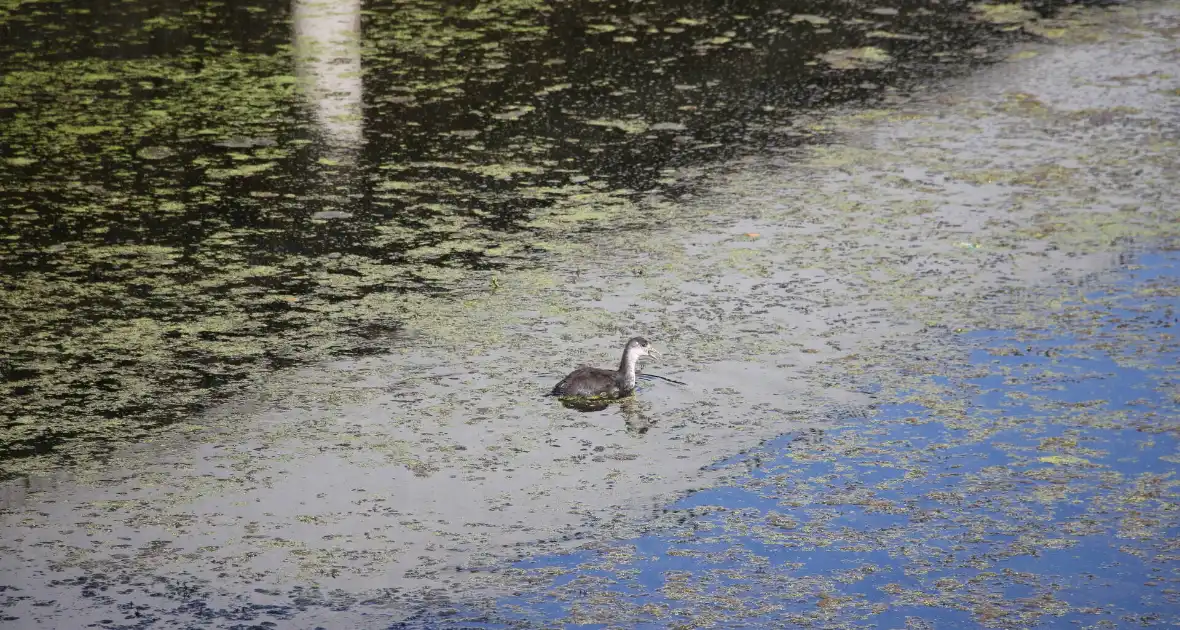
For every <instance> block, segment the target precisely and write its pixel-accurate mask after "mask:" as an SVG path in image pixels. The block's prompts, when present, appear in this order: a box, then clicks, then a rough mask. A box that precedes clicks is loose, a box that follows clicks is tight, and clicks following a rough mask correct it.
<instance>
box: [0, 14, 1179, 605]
mask: <svg viewBox="0 0 1180 630" xmlns="http://www.w3.org/2000/svg"><path fill="white" fill-rule="evenodd" d="M1177 15H1178V14H1177V10H1176V7H1175V5H1174V4H1163V5H1152V6H1150V7H1138V8H1117V9H1112V10H1090V11H1077V12H1075V13H1073V14H1072V17H1070V18H1068V19H1067V18H1062V21H1061V22H1060V25H1059V28H1061V29H1062V30H1063V32H1064V33H1073V34H1074V37H1072V38H1071V37H1065V36H1064V35H1063V36H1062V37H1059V38H1058V40H1059V42H1060V43H1058V44H1056V45H1040V46H1030V47H1028V48H1024V49H1022V50H1021V51H1018V53H1017V55H1016V57H1017V58H1016V59H1014V60H1013V61H1012V62H1010V63H1008V64H1003V65H1000V66H997V67H995V68H993V69H991V70H988V71H986V72H982V73H980V74H977V75H974V76H972V77H969V78H967V79H964V80H961V81H958V82H955V83H950V84H947V85H945V86H943V87H942V88H941V89H940V90H939V92H938V94H936V95H934V94H932V95H931V96H930V97H928V98H925V99H919V100H916V101H912V102H908V103H905V104H902V105H899V106H898V107H895V108H889V109H880V110H875V111H871V112H864V111H860V112H857V111H848V112H844V113H839V112H837V113H833V114H831V115H824V116H816V117H815V120H814V121H813V122H812V123H811V124H813V125H815V126H817V127H820V128H823V129H825V130H826V131H827V133H829V134H830V137H831V138H832V140H833V142H832V143H831V144H828V145H826V146H823V147H813V148H803V149H789V150H784V151H783V152H782V153H781V154H777V155H774V154H770V155H768V154H762V155H760V156H759V157H757V158H747V159H735V160H731V161H729V162H727V163H726V164H725V165H724V166H725V168H724V169H720V170H715V171H712V172H710V173H709V174H708V175H707V179H706V185H704V186H702V189H703V190H707V191H708V192H707V194H698V195H697V196H696V197H695V198H693V199H691V200H689V199H684V200H682V201H681V202H679V203H675V204H673V203H669V202H668V201H666V200H662V199H661V198H660V197H658V196H656V195H652V196H650V197H646V198H644V197H640V198H638V199H636V200H620V201H618V202H617V203H610V204H598V205H596V206H594V211H593V212H589V211H587V212H581V213H577V212H575V213H567V214H564V215H562V214H555V215H547V216H543V217H538V218H537V219H535V227H536V228H537V229H548V230H554V231H560V233H562V234H563V235H565V238H563V239H561V240H556V239H555V240H554V242H553V243H552V244H551V245H550V247H549V248H548V254H547V256H548V258H547V260H548V261H549V262H550V265H548V266H546V267H545V268H543V269H533V270H529V271H503V272H501V273H499V274H498V275H497V276H496V277H495V282H494V283H492V282H491V280H492V277H491V276H490V275H487V276H484V277H483V278H482V280H485V281H486V284H483V283H482V282H481V284H482V285H483V286H482V289H481V290H476V289H475V282H476V281H472V285H470V290H469V291H468V292H467V293H466V294H464V295H463V299H455V300H450V301H440V300H430V299H427V298H425V297H413V296H401V297H397V296H392V295H390V294H388V293H385V294H378V293H374V294H369V295H366V296H364V297H363V298H362V300H367V301H369V302H370V304H369V305H368V306H366V308H368V307H372V308H380V307H382V305H387V304H390V303H394V302H396V304H397V306H398V308H399V309H400V312H402V313H405V314H406V317H405V319H404V321H405V335H404V336H403V337H401V341H400V342H399V345H398V347H397V348H395V349H394V351H392V352H390V353H388V354H381V355H376V356H371V357H365V358H359V359H350V360H342V361H337V362H333V363H325V364H320V365H316V366H314V367H310V368H305V369H301V370H292V371H290V372H286V373H283V374H280V375H278V376H277V377H276V378H275V379H274V380H273V381H269V382H267V383H266V384H265V385H264V386H262V387H260V388H259V389H258V390H256V392H255V393H254V394H253V395H250V396H242V397H240V398H239V399H238V400H236V401H235V402H234V403H233V404H230V405H226V406H225V407H222V408H219V409H216V410H214V411H212V412H209V413H206V414H203V415H201V416H194V417H193V418H192V419H191V420H190V422H189V423H188V425H187V427H186V428H187V429H188V432H187V433H182V432H180V431H176V432H173V433H170V434H165V435H164V436H162V437H159V438H157V439H156V441H155V442H154V443H152V442H148V443H145V444H143V445H141V446H140V447H138V448H133V449H127V450H126V451H125V452H120V453H118V458H117V459H116V460H115V461H114V462H113V463H112V465H111V466H109V467H106V468H104V469H101V470H97V471H87V472H86V474H84V475H82V476H80V477H79V478H73V479H71V478H66V479H61V480H54V479H47V480H41V479H35V478H34V479H31V480H29V481H28V484H29V485H31V486H34V489H35V490H38V492H34V493H31V494H26V493H25V492H24V491H23V490H22V488H21V487H19V486H16V485H10V486H9V487H8V491H7V494H6V497H5V508H4V514H3V527H4V530H5V531H4V537H3V539H4V541H5V542H4V545H5V549H4V554H3V559H2V560H0V566H3V567H4V574H5V575H6V576H8V577H7V578H6V579H8V580H12V581H13V582H14V583H12V584H11V586H13V587H15V588H13V589H6V590H5V592H4V597H5V598H6V608H7V610H6V613H7V614H10V615H12V616H15V617H18V618H19V619H20V621H21V623H24V624H26V625H27V626H28V627H39V626H44V627H55V626H57V625H60V620H62V619H64V618H69V619H70V620H71V621H72V622H77V623H82V622H87V621H93V622H99V621H101V620H103V619H110V618H112V617H113V616H115V615H124V614H126V615H129V616H132V617H134V615H133V613H135V612H138V614H140V615H141V618H142V616H143V615H147V616H149V617H153V618H156V617H163V618H166V619H167V620H168V622H169V623H172V622H176V623H185V624H206V625H213V626H222V625H233V624H235V623H241V622H245V621H251V620H258V619H264V618H265V617H267V616H270V615H271V614H272V613H273V614H274V615H277V616H279V617H281V618H284V619H286V621H284V623H292V624H296V625H299V626H309V625H312V624H314V623H315V622H316V620H323V619H332V620H333V623H334V624H342V623H343V624H348V625H350V626H352V627H378V626H381V625H387V624H389V623H390V622H392V621H393V620H396V619H398V618H400V617H402V616H404V615H405V614H407V613H408V612H409V611H411V610H412V609H414V608H416V607H420V606H423V605H427V604H429V605H440V603H441V602H446V601H448V600H451V599H460V598H474V597H478V596H479V595H480V594H481V593H484V594H496V593H502V592H505V591H506V590H507V589H519V588H521V587H522V584H523V583H522V582H521V581H520V576H519V575H513V574H508V573H504V572H503V571H495V570H494V569H495V568H496V567H497V566H500V565H501V564H502V563H503V562H504V561H506V560H511V559H514V558H518V557H523V556H526V555H531V554H534V553H537V552H539V551H543V550H555V549H566V548H569V547H571V546H577V545H584V544H590V545H597V544H601V542H602V541H606V540H610V539H612V538H614V537H617V536H622V535H626V534H628V533H631V532H633V531H635V529H636V528H637V527H640V526H641V525H642V524H643V523H645V522H646V521H648V519H649V518H650V517H651V516H653V515H654V514H657V513H659V512H660V511H661V508H660V507H659V506H661V505H664V504H665V502H666V501H668V500H669V498H670V497H675V496H678V495H680V494H683V493H685V492H688V491H690V490H692V489H693V488H700V487H705V486H708V485H711V484H714V483H716V482H717V481H718V480H719V478H721V477H723V476H724V475H726V474H727V473H726V471H725V470H717V469H714V468H711V467H709V466H708V464H710V463H712V462H714V461H717V460H719V459H722V458H724V457H726V456H729V455H731V454H733V453H734V452H738V451H740V450H743V449H746V448H750V447H752V446H754V445H757V444H758V443H759V442H761V441H762V440H765V439H768V438H773V437H775V436H777V435H780V434H783V433H791V432H798V431H802V430H804V429H807V428H828V427H832V426H835V425H837V424H851V425H853V426H854V427H855V426H856V425H859V424H864V423H866V422H867V417H868V416H869V415H870V413H871V410H870V408H871V406H872V404H874V401H876V402H891V401H896V400H898V399H899V397H900V396H901V392H907V391H914V390H916V389H920V388H921V385H922V384H923V383H926V382H927V380H928V377H929V376H931V375H937V374H940V373H942V372H943V371H945V370H946V369H947V366H951V365H954V364H955V361H957V360H960V359H961V358H962V356H963V354H964V352H965V348H964V346H963V344H962V343H961V342H960V341H959V339H958V336H959V335H962V334H963V333H964V332H969V331H971V330H977V329H982V328H991V327H994V326H997V325H1004V324H1007V323H1011V324H1013V325H1017V324H1027V323H1028V322H1030V321H1036V320H1037V319H1039V318H1044V317H1047V314H1048V313H1050V312H1052V311H1053V309H1054V308H1055V305H1057V304H1060V300H1062V299H1067V298H1070V297H1072V296H1074V295H1076V294H1077V293H1078V292H1079V290H1080V289H1079V285H1078V284H1077V283H1078V282H1083V281H1085V279H1086V278H1091V277H1092V275H1091V274H1093V273H1095V272H1097V271H1100V270H1103V269H1106V268H1109V267H1110V266H1112V265H1113V264H1115V263H1116V262H1117V259H1118V256H1119V255H1120V254H1122V253H1124V252H1126V251H1127V250H1128V249H1131V248H1135V247H1137V246H1142V245H1150V246H1151V247H1156V248H1167V247H1173V246H1174V245H1175V244H1176V238H1177V230H1178V227H1177V224H1178V221H1177V216H1176V212H1177V210H1176V208H1177V206H1176V196H1175V191H1176V190H1177V186H1176V184H1177V182H1176V180H1175V178H1176V175H1175V174H1176V173H1177V172H1180V169H1178V168H1177V166H1178V165H1177V163H1176V161H1177V151H1176V150H1175V149H1176V146H1175V144H1176V129H1177V120H1176V107H1175V103H1176V98H1177V97H1176V90H1177V88H1178V87H1180V79H1177V78H1176V77H1174V76H1172V75H1171V74H1169V73H1168V71H1167V70H1166V69H1165V68H1164V66H1163V65H1162V64H1165V63H1167V62H1168V60H1169V59H1171V56H1174V54H1175V50H1176V45H1177V44H1176V36H1177V32H1178V31H1177V28H1176V27H1177V23H1178V22H1177ZM1153 70H1158V71H1153ZM676 175H677V176H678V177H683V178H692V177H693V176H694V173H693V172H692V171H690V170H685V171H681V172H678V173H676ZM637 214H639V215H642V220H635V219H634V217H635V216H636V215H637ZM582 225H594V226H609V227H610V228H613V229H608V230H604V231H591V230H586V231H579V230H578V227H579V226H582ZM1083 286H1084V285H1083ZM632 332H636V333H642V334H644V335H645V336H647V337H649V338H651V339H653V340H654V341H655V342H656V343H657V344H658V346H659V347H661V348H663V349H664V350H665V351H666V352H667V354H668V355H669V356H668V358H667V359H666V360H665V362H664V363H663V364H661V365H660V366H659V367H658V368H653V371H657V372H659V373H662V374H666V375H669V376H675V377H676V378H678V379H680V380H683V381H686V382H687V383H688V385H686V386H684V387H674V386H671V385H667V384H653V385H651V386H650V387H647V388H645V390H644V391H642V392H641V393H640V395H639V396H638V397H637V399H636V400H635V401H633V402H632V403H631V404H629V405H619V406H617V407H612V408H610V409H608V410H607V411H604V412H600V413H590V414H585V413H578V412H574V411H570V410H564V409H562V408H560V407H558V406H556V405H555V404H554V403H553V402H552V401H551V400H547V399H544V398H542V397H541V396H540V394H541V393H542V392H544V390H545V389H546V387H547V386H549V385H551V383H552V382H553V380H555V379H556V378H558V377H559V376H560V375H561V374H562V372H563V371H564V370H566V369H568V368H570V367H572V366H573V365H576V364H577V363H579V362H581V361H588V360H593V361H594V362H596V363H602V364H606V363H610V362H613V361H614V360H615V359H616V357H615V354H616V349H615V348H616V346H618V345H620V344H621V342H622V340H623V339H625V337H626V336H628V335H629V334H631V333H632ZM870 389H873V390H875V394H872V395H870V394H866V393H864V392H865V391H867V390H870ZM931 408H932V409H936V410H937V411H938V413H940V414H945V415H953V414H955V413H957V411H956V408H955V404H953V401H952V403H944V404H938V405H933V406H932V407H931ZM852 435H855V432H854V433H852ZM16 589H19V590H16ZM147 598H151V601H152V604H146V603H144V602H145V600H147ZM172 603H175V605H173V604H172ZM42 604H44V605H42ZM362 604H363V605H362ZM141 606H142V607H143V608H142V609H140V608H138V607H141ZM120 607H121V608H120ZM119 610H126V611H132V612H127V613H123V612H118V611H119ZM128 623H132V622H131V621H129V622H128Z"/></svg>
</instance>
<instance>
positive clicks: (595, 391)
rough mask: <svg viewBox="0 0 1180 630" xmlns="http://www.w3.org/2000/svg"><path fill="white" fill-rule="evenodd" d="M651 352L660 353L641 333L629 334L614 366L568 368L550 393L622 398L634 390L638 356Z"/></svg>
mask: <svg viewBox="0 0 1180 630" xmlns="http://www.w3.org/2000/svg"><path fill="white" fill-rule="evenodd" d="M647 355H651V356H653V357H656V358H659V356H660V353H659V352H656V349H655V348H654V347H652V345H651V343H649V342H648V341H647V340H646V339H644V338H643V337H633V338H631V339H630V340H629V341H628V342H627V346H626V347H624V348H623V360H622V361H619V369H618V370H604V369H602V368H596V367H590V366H588V365H583V366H582V367H580V368H578V369H576V370H574V371H573V372H570V373H569V375H568V376H566V377H565V378H563V379H561V382H560V383H558V384H557V385H554V386H553V391H552V392H550V395H551V396H561V397H567V396H573V397H591V396H599V397H604V398H623V397H626V396H630V395H631V392H633V391H635V365H636V364H637V363H639V358H640V357H643V356H647Z"/></svg>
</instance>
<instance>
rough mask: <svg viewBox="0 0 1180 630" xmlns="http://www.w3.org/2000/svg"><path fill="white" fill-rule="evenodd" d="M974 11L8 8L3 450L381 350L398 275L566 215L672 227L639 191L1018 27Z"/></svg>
mask: <svg viewBox="0 0 1180 630" xmlns="http://www.w3.org/2000/svg"><path fill="white" fill-rule="evenodd" d="M980 15H983V14H979V13H978V12H972V11H971V10H970V9H969V8H968V7H956V8H949V7H944V6H941V5H938V4H928V3H923V2H903V3H892V4H883V5H879V6H877V5H874V6H868V5H866V6H856V5H835V4H832V5H829V4H824V3H818V2H810V3H809V2H800V3H796V4H793V5H791V6H789V7H787V6H780V5H779V4H778V3H765V2H741V3H737V4H734V3H727V4H726V5H725V6H724V7H720V6H717V7H713V6H710V5H707V4H692V5H683V4H682V3H647V4H643V5H604V4H601V3H594V2H569V3H559V4H549V3H540V2H518V1H511V2H483V3H469V4H463V5H455V6H452V5H450V4H448V3H439V2H396V3H373V4H366V5H364V6H362V5H361V4H360V3H359V2H350V3H344V4H334V5H332V7H331V8H329V7H326V6H320V5H317V4H315V3H310V2H295V3H293V4H288V3H282V2H278V3H276V2H269V3H267V2H263V3H258V4H227V3H219V2H214V3H183V4H175V3H158V2H121V3H118V4H117V5H115V4H108V3H101V2H98V3H95V2H13V3H9V4H8V5H6V6H5V8H4V9H3V10H2V12H0V73H2V74H3V77H4V78H3V80H2V82H0V164H2V165H3V168H2V169H0V204H2V205H3V207H4V209H5V211H4V216H3V218H2V220H0V240H2V241H3V243H4V246H3V247H2V248H0V277H2V278H3V283H4V284H3V292H2V295H3V297H2V298H0V299H2V300H3V308H0V338H3V339H4V340H5V343H4V344H2V347H0V370H2V377H3V378H2V380H3V387H4V390H3V392H2V395H0V400H2V401H3V402H2V403H0V404H2V405H3V408H2V409H0V415H3V416H5V417H7V418H9V421H7V422H5V423H4V425H3V428H2V429H0V451H2V452H3V459H4V464H3V465H4V470H6V471H7V475H9V476H11V475H13V474H19V473H21V472H22V471H32V470H44V469H47V468H49V467H52V466H55V465H57V464H59V463H61V462H63V461H75V462H76V461H86V460H88V459H89V458H91V457H92V456H93V455H95V454H98V453H102V452H106V451H108V450H110V449H111V448H113V447H115V446H117V445H118V444H121V443H126V442H129V441H131V442H133V441H136V440H139V439H142V438H144V437H147V436H150V435H152V434H153V433H154V432H155V429H154V427H157V426H159V425H165V424H173V423H177V422H181V421H183V420H184V419H185V418H186V414H187V412H190V411H193V410H195V409H197V408H200V407H202V406H204V405H207V404H208V403H210V402H211V401H212V400H214V398H215V397H217V396H218V395H219V394H220V395H221V396H225V395H229V394H230V393H232V391H234V390H235V388H234V386H235V385H243V384H245V383H246V382H249V381H251V380H256V379H257V378H260V377H261V376H262V375H264V374H266V372H267V370H269V369H272V368H281V367H285V366H289V365H292V364H293V363H297V362H302V361H306V360H311V359H317V358H323V357H325V356H332V355H340V354H347V353H355V352H358V351H361V350H362V349H364V348H369V349H370V350H374V351H375V350H377V349H380V348H383V347H388V345H389V340H390V338H391V337H393V336H395V335H396V332H397V331H398V330H399V329H400V328H401V327H402V326H403V325H404V324H405V320H406V318H407V313H406V312H405V309H403V308H402V307H401V305H400V304H399V299H398V296H401V295H405V294H407V293H413V294H415V295H437V294H450V295H452V296H453V295H456V294H458V295H463V294H466V293H470V292H473V291H474V292H480V291H484V290H486V289H487V287H488V284H489V271H490V270H496V269H502V268H506V267H508V268H514V267H518V266H520V265H522V264H532V263H537V262H542V261H544V260H545V252H546V251H548V250H552V249H555V248H557V249H559V248H561V247H562V243H563V241H564V239H565V237H566V235H568V234H569V233H570V232H577V231H581V230H610V229H618V228H621V227H624V226H639V225H650V224H652V223H656V222H660V221H668V220H672V221H674V217H667V216H652V215H653V213H652V212H651V210H650V209H648V208H646V207H645V206H644V205H643V203H642V201H643V200H644V199H647V198H652V197H654V198H656V199H659V200H662V201H664V202H666V203H675V202H676V200H677V199H680V198H682V197H683V196H684V195H688V194H691V193H692V192H694V191H697V192H699V190H698V189H699V186H700V183H701V176H702V174H703V173H707V172H709V171H710V170H711V169H712V168H714V165H715V164H717V163H718V161H719V160H724V159H731V158H733V157H736V156H741V155H759V154H761V153H763V152H765V151H768V150H782V149H784V148H787V147H791V146H795V145H797V144H799V143H801V142H806V141H811V140H817V139H822V138H823V137H824V136H825V135H826V130H825V129H822V128H819V127H817V126H816V125H815V124H813V121H814V115H815V114H814V112H816V111H817V108H822V107H826V106H830V105H832V104H837V103H849V102H861V103H866V102H875V101H878V100H881V99H885V100H887V101H888V100H890V99H892V100H898V99H902V98H904V96H902V95H903V94H905V93H906V90H908V89H909V88H911V87H913V86H917V85H921V84H922V82H923V81H924V80H926V78H927V77H930V76H933V75H942V74H945V73H946V71H947V69H951V70H952V71H958V70H961V69H963V68H964V67H965V66H968V65H970V64H971V63H973V62H976V61H979V60H981V59H986V58H988V57H989V56H992V55H991V54H990V53H991V52H992V51H993V50H995V49H996V47H997V46H998V45H999V44H1000V43H1001V42H1002V41H1003V40H1004V39H1006V38H1007V37H1008V36H1007V35H1004V34H1002V33H1001V32H1000V29H1001V28H1007V27H1006V25H1002V24H1001V25H999V26H991V22H990V21H988V20H980V19H978V18H979V16H980ZM984 17H988V16H986V15H985V16H984ZM702 169H703V170H702ZM440 308H444V307H443V306H440Z"/></svg>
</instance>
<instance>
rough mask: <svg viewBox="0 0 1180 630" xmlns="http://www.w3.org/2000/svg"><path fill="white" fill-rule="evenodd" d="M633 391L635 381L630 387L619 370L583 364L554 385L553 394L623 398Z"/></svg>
mask: <svg viewBox="0 0 1180 630" xmlns="http://www.w3.org/2000/svg"><path fill="white" fill-rule="evenodd" d="M633 391H635V383H634V382H632V383H631V386H630V387H628V386H627V383H626V382H625V381H624V379H622V378H620V377H619V373H618V372H615V371H612V370H604V369H602V368H596V367H590V366H589V365H583V366H582V367H580V368H578V369H576V370H574V371H573V372H570V373H569V376H566V377H565V378H563V379H561V382H560V383H558V384H557V385H554V386H553V392H552V395H554V396H607V397H610V398H621V397H623V396H626V395H628V394H630V393H631V392H633Z"/></svg>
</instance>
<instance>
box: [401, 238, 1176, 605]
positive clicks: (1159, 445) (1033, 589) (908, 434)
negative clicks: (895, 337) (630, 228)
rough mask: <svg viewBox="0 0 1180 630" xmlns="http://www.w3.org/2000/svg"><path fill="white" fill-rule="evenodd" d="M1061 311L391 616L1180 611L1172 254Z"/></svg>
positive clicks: (980, 341) (979, 339) (970, 342)
mask: <svg viewBox="0 0 1180 630" xmlns="http://www.w3.org/2000/svg"><path fill="white" fill-rule="evenodd" d="M1119 275H1120V276H1121V277H1119V278H1117V279H1116V281H1114V282H1111V283H1110V284H1107V285H1106V286H1105V287H1103V288H1101V289H1098V290H1091V291H1089V292H1088V293H1086V294H1084V295H1083V296H1082V299H1081V300H1078V301H1075V302H1073V303H1069V304H1065V305H1063V308H1062V311H1061V313H1058V314H1055V315H1056V316H1055V317H1054V319H1053V321H1054V323H1053V325H1051V326H1047V327H1045V328H1029V329H1022V330H1000V331H981V332H973V333H970V334H966V335H963V342H964V343H965V344H966V345H967V346H968V348H970V350H969V361H968V363H967V364H966V365H964V366H962V368H961V369H956V368H950V369H948V373H949V374H950V375H948V376H947V377H945V378H935V379H934V382H932V383H930V385H931V387H930V389H929V390H922V391H914V392H911V395H910V396H909V398H910V400H909V401H907V402H903V403H900V404H891V405H885V406H882V407H881V408H879V409H878V410H877V411H876V413H875V415H874V416H873V417H872V419H871V420H870V421H869V422H868V423H867V424H866V425H856V426H847V427H842V428H838V429H834V430H830V431H823V432H812V433H808V434H803V435H786V436H783V437H781V438H779V439H776V440H773V441H770V442H768V443H766V444H764V445H763V446H761V447H760V448H757V449H755V450H752V451H750V452H748V453H744V454H742V455H740V456H738V457H735V458H733V459H731V460H729V461H727V462H722V463H721V464H720V465H722V466H729V467H733V468H734V469H737V470H738V471H740V472H737V473H736V474H735V476H734V478H733V479H732V480H731V481H730V482H729V483H727V484H723V485H721V486H718V487H716V488H712V489H709V490H705V491H701V492H697V493H694V494H691V495H689V496H687V497H685V498H683V499H682V500H680V501H678V502H676V503H673V504H671V505H669V506H668V507H667V510H666V514H665V516H664V522H663V523H661V524H658V525H656V526H654V527H653V529H652V531H651V532H650V533H648V534H645V535H642V536H639V537H636V538H633V539H630V540H620V541H617V542H613V543H610V544H606V545H601V546H597V547H596V548H594V549H589V550H584V551H579V552H577V553H572V554H565V555H556V556H548V557H539V558H531V559H529V560H528V561H525V562H521V563H518V564H517V565H515V568H514V569H512V570H513V571H518V572H520V573H522V574H523V575H526V576H528V577H529V579H530V583H531V584H532V585H533V588H532V589H530V590H529V591H528V592H522V593H519V594H517V595H516V596H513V597H507V598H503V599H501V600H500V601H499V602H498V604H497V606H496V608H495V610H494V611H479V612H477V613H466V614H464V613H462V612H460V611H459V610H457V609H450V610H449V611H448V612H446V613H445V614H439V609H438V608H437V607H435V608H431V607H429V606H428V607H427V608H426V609H425V610H424V612H423V613H422V614H421V615H420V616H419V617H418V618H417V619H416V620H412V621H407V622H405V623H403V624H400V625H396V626H394V627H397V628H522V627H578V628H614V627H628V628H670V627H671V628H675V627H685V628H688V627H712V626H715V625H716V626H720V627H734V626H735V625H736V626H741V627H820V628H870V627H888V628H902V627H905V628H931V627H943V626H946V627H990V628H1043V627H1051V628H1062V627H1118V628H1127V627H1146V628H1151V627H1169V626H1172V625H1174V624H1176V623H1177V622H1178V621H1180V617H1178V615H1177V611H1178V610H1180V605H1178V604H1180V601H1178V597H1180V595H1178V593H1180V589H1178V586H1180V578H1178V576H1177V574H1176V567H1177V566H1178V562H1180V556H1178V555H1177V548H1176V543H1175V541H1176V540H1177V538H1178V537H1180V520H1178V518H1177V513H1176V510H1175V507H1176V505H1177V500H1178V499H1180V482H1177V480H1176V478H1175V477H1176V471H1177V465H1178V464H1180V439H1178V438H1180V435H1178V433H1177V431H1178V430H1180V367H1178V366H1180V345H1178V344H1177V337H1176V330H1177V327H1178V326H1180V293H1178V291H1177V290H1178V289H1180V255H1177V253H1176V252H1170V253H1164V254H1153V255H1145V256H1142V257H1140V258H1139V259H1138V260H1136V261H1134V262H1133V263H1131V264H1129V265H1128V266H1127V269H1126V270H1125V271H1123V272H1121V273H1120V274H1119Z"/></svg>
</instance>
